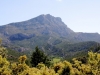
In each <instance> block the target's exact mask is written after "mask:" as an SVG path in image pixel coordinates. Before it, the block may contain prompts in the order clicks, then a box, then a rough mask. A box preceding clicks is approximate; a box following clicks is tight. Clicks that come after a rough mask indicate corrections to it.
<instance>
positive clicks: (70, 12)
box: [0, 0, 100, 33]
mask: <svg viewBox="0 0 100 75" xmlns="http://www.w3.org/2000/svg"><path fill="white" fill-rule="evenodd" d="M41 14H51V15H52V16H55V17H61V18H62V21H63V22H64V23H65V24H66V25H67V26H68V27H69V28H71V29H72V30H73V31H75V32H98V33H100V0H0V25H5V24H8V23H12V22H20V21H25V20H28V19H31V18H34V17H36V16H39V15H41Z"/></svg>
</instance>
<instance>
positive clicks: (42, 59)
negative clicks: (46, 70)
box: [31, 47, 50, 67]
mask: <svg viewBox="0 0 100 75" xmlns="http://www.w3.org/2000/svg"><path fill="white" fill-rule="evenodd" d="M38 63H43V64H45V65H47V66H49V65H50V62H49V59H48V57H47V56H46V55H45V54H44V53H43V52H42V51H40V50H39V48H38V47H36V48H35V51H34V52H33V54H32V56H31V64H32V66H33V67H34V66H35V67H36V66H37V65H38Z"/></svg>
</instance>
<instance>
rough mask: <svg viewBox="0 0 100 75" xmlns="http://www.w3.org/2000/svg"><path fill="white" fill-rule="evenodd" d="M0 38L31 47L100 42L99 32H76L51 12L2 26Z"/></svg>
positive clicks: (10, 42)
mask: <svg viewBox="0 0 100 75" xmlns="http://www.w3.org/2000/svg"><path fill="white" fill-rule="evenodd" d="M0 38H2V39H3V42H4V43H5V44H9V45H10V44H11V45H15V46H17V47H20V48H21V47H26V48H31V49H32V48H34V47H35V46H44V45H46V44H47V43H49V44H50V45H58V44H64V43H65V42H68V43H70V42H71V43H72V42H83V41H96V42H100V35H99V34H98V33H76V32H74V31H73V30H71V29H70V28H68V27H67V25H66V24H65V23H64V22H63V21H62V20H61V18H60V17H54V16H52V15H50V14H47V15H40V16H37V17H35V18H32V19H30V20H27V21H23V22H17V23H10V24H7V25H3V26H0ZM23 50H24V49H23Z"/></svg>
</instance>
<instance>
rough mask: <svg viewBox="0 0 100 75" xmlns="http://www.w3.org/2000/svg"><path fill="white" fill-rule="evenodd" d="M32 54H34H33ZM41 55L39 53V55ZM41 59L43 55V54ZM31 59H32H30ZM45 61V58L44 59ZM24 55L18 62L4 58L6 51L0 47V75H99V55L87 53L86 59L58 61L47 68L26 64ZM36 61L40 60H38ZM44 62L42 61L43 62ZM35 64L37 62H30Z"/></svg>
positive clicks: (43, 64) (41, 64) (43, 65)
mask: <svg viewBox="0 0 100 75" xmlns="http://www.w3.org/2000/svg"><path fill="white" fill-rule="evenodd" d="M33 54H34V52H33ZM40 54H41V53H40ZM43 57H45V55H44V54H43ZM32 59H33V58H32ZM46 59H47V58H46ZM26 60H27V57H26V55H23V56H20V57H19V58H18V62H10V61H8V60H7V58H6V49H5V48H4V47H2V46H0V75H99V74H100V54H99V53H93V52H88V57H87V58H85V57H84V58H82V59H77V58H73V60H72V62H68V61H66V60H65V61H59V62H57V63H54V64H52V65H50V66H49V67H47V65H46V64H45V63H43V62H42V61H40V62H39V63H38V65H36V66H35V67H33V66H29V65H27V64H26ZM38 60H40V59H39V58H38ZM43 61H44V60H43ZM46 61H47V60H46ZM33 62H37V60H35V59H34V60H32V62H31V64H34V63H33Z"/></svg>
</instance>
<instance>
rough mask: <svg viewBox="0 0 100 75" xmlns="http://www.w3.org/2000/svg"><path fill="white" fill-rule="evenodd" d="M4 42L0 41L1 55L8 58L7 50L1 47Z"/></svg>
mask: <svg viewBox="0 0 100 75" xmlns="http://www.w3.org/2000/svg"><path fill="white" fill-rule="evenodd" d="M1 43H2V41H1V40H0V55H1V56H2V57H7V49H6V48H4V47H3V46H2V45H1Z"/></svg>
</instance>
